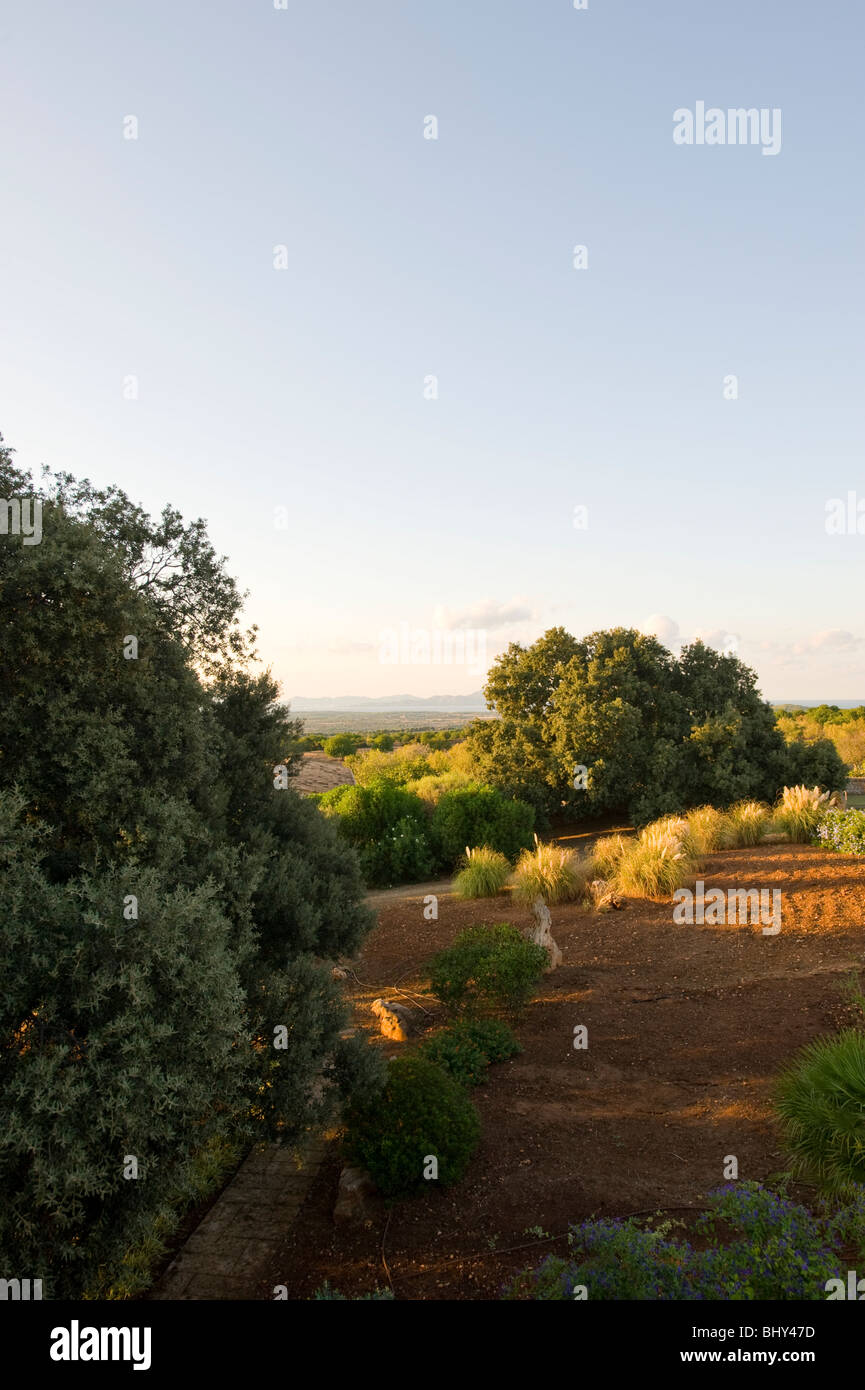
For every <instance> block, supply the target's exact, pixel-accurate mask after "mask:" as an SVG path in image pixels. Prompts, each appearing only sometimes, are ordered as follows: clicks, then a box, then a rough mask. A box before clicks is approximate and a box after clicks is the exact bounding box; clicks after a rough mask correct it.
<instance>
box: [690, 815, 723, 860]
mask: <svg viewBox="0 0 865 1390" xmlns="http://www.w3.org/2000/svg"><path fill="white" fill-rule="evenodd" d="M686 819H687V822H688V830H689V832H690V835H691V838H692V840H693V842H694V845H695V847H696V850H697V853H698V854H699V855H701V856H702V855H704V854H714V853H715V851H716V850H719V849H731V848H732V845H733V841H734V838H735V836H734V832H733V827H732V826H731V824H730V820H729V817H728V816H726V815H725V814H724V812H723V811H719V810H718V809H717V808H716V807H715V806H698V807H697V808H696V809H695V810H693V811H689V812H688V815H687V818H686Z"/></svg>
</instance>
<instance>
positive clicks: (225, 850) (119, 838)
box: [0, 441, 374, 1297]
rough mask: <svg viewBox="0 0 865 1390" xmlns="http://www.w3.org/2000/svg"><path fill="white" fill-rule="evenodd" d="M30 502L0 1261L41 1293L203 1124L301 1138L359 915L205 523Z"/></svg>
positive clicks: (15, 569) (15, 726) (206, 1134)
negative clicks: (36, 514)
mask: <svg viewBox="0 0 865 1390" xmlns="http://www.w3.org/2000/svg"><path fill="white" fill-rule="evenodd" d="M33 491H34V484H33V482H32V480H31V479H29V478H28V477H27V476H26V475H24V474H22V473H21V472H20V471H19V470H17V469H16V468H15V466H14V463H13V460H12V457H11V455H10V453H9V451H8V450H5V449H3V448H2V441H0V495H2V496H5V497H8V496H13V495H15V496H22V495H26V494H31V495H32V493H33ZM42 500H43V513H42V539H41V542H40V543H39V544H34V545H24V544H23V542H22V538H21V537H20V536H16V535H4V536H0V639H2V640H0V836H2V857H3V865H2V867H3V873H2V877H0V972H2V973H0V1184H2V1188H3V1191H4V1193H5V1194H6V1195H5V1199H4V1203H3V1204H2V1206H0V1262H2V1265H3V1268H4V1271H8V1272H9V1274H10V1276H11V1275H13V1274H15V1273H19V1274H20V1275H23V1276H25V1277H26V1275H27V1274H31V1275H33V1276H34V1277H42V1278H43V1279H45V1280H46V1281H47V1292H48V1293H49V1294H50V1296H53V1297H56V1296H60V1295H64V1294H65V1295H71V1296H75V1295H76V1294H80V1293H81V1292H82V1291H83V1290H85V1289H86V1288H87V1286H88V1282H89V1281H90V1280H91V1279H92V1278H93V1276H94V1272H95V1270H96V1268H97V1266H99V1267H104V1266H105V1265H108V1266H110V1265H111V1263H112V1261H114V1262H116V1261H117V1260H118V1259H119V1258H120V1256H121V1255H122V1253H123V1251H124V1250H125V1249H126V1248H127V1247H128V1245H129V1244H130V1243H131V1242H133V1241H136V1240H140V1239H141V1238H142V1237H145V1236H146V1235H147V1233H148V1231H151V1230H152V1228H153V1223H154V1221H155V1220H156V1218H157V1217H158V1216H159V1215H160V1213H163V1212H164V1210H165V1207H166V1204H167V1203H169V1202H171V1201H173V1200H176V1196H177V1193H178V1192H180V1191H182V1190H183V1187H184V1184H185V1183H186V1182H187V1181H188V1178H189V1174H190V1172H191V1171H192V1166H193V1164H194V1163H195V1160H196V1157H197V1156H198V1155H199V1154H200V1153H201V1151H202V1149H203V1148H204V1147H205V1146H207V1145H208V1144H209V1143H211V1141H213V1140H214V1139H216V1138H219V1137H223V1136H227V1135H228V1136H232V1137H235V1138H237V1137H240V1138H244V1137H245V1138H247V1139H251V1138H255V1137H258V1138H265V1137H274V1136H280V1137H284V1138H295V1137H296V1136H297V1135H298V1134H299V1133H300V1132H301V1131H302V1130H303V1129H304V1127H305V1126H307V1125H308V1124H310V1123H311V1122H312V1121H313V1120H314V1119H316V1117H318V1116H320V1115H322V1114H323V1113H324V1112H325V1111H326V1110H327V1109H328V1108H329V1106H330V1105H331V1104H332V1103H333V1101H334V1098H335V1096H336V1094H337V1092H338V1090H340V1089H342V1090H343V1091H344V1090H345V1089H346V1088H347V1087H350V1086H351V1085H352V1084H354V1083H355V1082H356V1081H357V1080H358V1079H359V1078H360V1077H362V1075H363V1074H364V1070H365V1069H366V1071H370V1070H372V1071H374V1067H373V1068H370V1066H369V1059H368V1058H367V1057H366V1055H365V1054H364V1052H363V1050H362V1049H361V1048H360V1046H359V1045H358V1044H356V1043H354V1042H352V1041H349V1042H341V1041H340V1037H339V1035H340V1032H341V1031H342V1030H343V1029H344V1027H345V1023H346V1017H345V1009H344V1006H343V1004H342V1001H341V998H340V995H339V992H338V988H337V986H336V984H335V983H334V981H333V980H332V978H331V973H330V970H329V968H328V966H327V958H329V957H333V956H335V955H337V954H339V953H341V952H343V951H353V950H354V949H355V948H356V947H357V945H358V944H359V942H360V941H361V939H362V937H363V935H364V933H365V931H366V930H367V929H368V927H369V925H370V923H371V920H372V919H371V914H370V913H369V912H368V911H367V910H366V909H365V908H364V907H363V905H362V902H361V898H362V891H363V890H362V884H361V879H360V875H359V872H358V868H357V864H356V861H355V860H354V857H353V855H352V853H351V851H350V850H349V849H348V848H347V847H346V846H345V845H344V844H343V842H342V841H341V840H340V839H339V838H338V837H337V835H336V832H335V831H334V829H333V827H332V826H330V825H329V824H328V823H327V822H326V821H325V820H324V819H323V817H321V816H320V814H319V813H318V811H317V810H316V809H315V808H314V807H313V806H312V805H311V804H309V803H308V802H305V801H303V800H302V799H301V798H300V797H298V796H297V795H296V793H295V792H294V791H292V790H291V789H290V786H289V785H286V778H285V776H284V773H283V769H286V768H288V767H289V766H290V753H289V750H290V748H291V746H292V744H293V742H294V741H295V740H296V736H297V732H298V728H297V725H296V724H295V723H294V722H293V721H291V719H290V717H289V716H288V714H287V712H286V710H285V709H284V707H282V706H281V705H280V704H279V701H278V698H277V696H278V690H277V687H276V685H275V683H274V682H273V680H272V679H271V678H270V676H269V675H268V674H267V673H260V674H257V675H256V674H253V673H252V672H251V670H250V669H249V663H250V659H251V644H250V634H246V633H244V632H243V631H242V629H241V627H240V623H239V613H240V608H241V602H242V597H241V595H240V594H239V592H238V590H237V588H236V586H235V585H234V583H233V581H232V580H231V579H230V577H228V576H227V575H226V573H225V570H224V566H223V562H222V561H220V560H219V559H218V558H217V557H216V556H215V555H214V553H213V551H212V548H211V547H210V545H209V542H208V540H207V537H206V531H205V529H204V526H203V523H194V524H193V526H192V527H186V526H185V524H184V523H183V522H182V520H181V519H180V518H179V517H178V516H177V514H176V513H173V512H168V513H166V514H164V515H163V517H162V518H161V519H160V521H159V522H157V523H151V522H150V520H149V519H148V518H147V517H146V516H145V515H144V514H143V513H142V512H141V511H140V510H139V509H138V508H135V507H134V506H133V504H132V503H131V502H129V499H127V498H125V497H124V495H123V494H122V493H120V492H119V491H118V490H116V489H111V490H109V492H107V493H106V492H102V493H100V492H98V491H97V490H95V489H93V488H92V487H91V486H90V485H89V484H87V483H80V484H74V483H73V482H72V480H70V479H68V478H66V479H62V480H60V481H59V482H58V480H57V479H56V478H55V479H54V480H53V482H51V483H50V484H49V485H46V486H45V487H44V489H43V493H42ZM130 1159H135V1160H136V1162H137V1165H138V1176H137V1177H132V1176H130V1175H129V1172H130V1168H131V1166H133V1165H130V1163H129V1160H130ZM13 1194H14V1195H13Z"/></svg>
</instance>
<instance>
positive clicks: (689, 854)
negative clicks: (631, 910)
mask: <svg viewBox="0 0 865 1390" xmlns="http://www.w3.org/2000/svg"><path fill="white" fill-rule="evenodd" d="M698 858H699V856H698V853H697V846H696V844H695V841H694V838H693V836H692V835H691V832H690V830H689V828H688V822H687V821H686V820H684V819H683V818H682V817H680V816H664V817H663V818H662V819H661V820H658V821H654V822H653V823H652V824H651V825H647V826H646V827H645V829H644V830H642V831H641V832H640V834H639V836H638V837H637V839H636V840H635V841H634V843H633V844H632V845H631V846H630V847H629V848H628V849H627V850H626V852H625V854H624V855H623V856H622V858H621V859H620V860H619V864H618V867H617V868H616V870H615V874H614V876H613V884H614V888H615V891H616V892H618V893H624V894H627V895H629V896H630V897H634V898H665V897H670V896H671V894H673V893H674V892H675V891H676V889H677V888H681V887H682V885H683V884H684V883H686V882H687V881H688V879H689V878H692V877H693V875H694V871H695V869H696V867H697V862H698Z"/></svg>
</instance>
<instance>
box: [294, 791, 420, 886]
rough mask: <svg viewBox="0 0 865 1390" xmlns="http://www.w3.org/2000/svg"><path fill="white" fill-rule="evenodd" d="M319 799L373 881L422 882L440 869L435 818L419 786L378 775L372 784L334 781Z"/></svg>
mask: <svg viewBox="0 0 865 1390" xmlns="http://www.w3.org/2000/svg"><path fill="white" fill-rule="evenodd" d="M318 805H319V807H320V809H321V810H322V811H323V812H324V814H325V815H326V816H334V817H336V818H337V822H338V825H339V831H340V834H341V835H342V836H343V837H344V838H345V839H346V840H347V841H348V842H349V844H351V845H353V846H354V847H355V849H356V851H357V855H358V859H359V861H360V866H361V872H362V873H363V876H364V878H365V880H366V882H367V883H368V884H369V885H370V886H374V887H385V888H387V887H390V886H391V885H392V884H395V883H412V882H419V881H420V880H422V879H424V878H428V877H429V875H430V874H431V873H433V872H434V871H435V868H436V859H435V855H434V854H433V850H432V846H431V844H430V834H429V818H428V816H427V813H426V810H425V808H424V804H423V802H422V801H421V799H420V797H417V796H415V795H414V793H413V792H408V791H405V790H404V789H403V788H402V787H398V786H396V785H395V784H394V783H393V782H390V781H388V780H386V779H385V778H376V779H375V780H374V781H372V782H370V783H369V784H368V785H367V786H362V787H358V786H353V787H352V786H348V787H334V788H333V790H332V791H329V792H325V793H324V795H323V796H322V797H321V799H320V801H319V803H318Z"/></svg>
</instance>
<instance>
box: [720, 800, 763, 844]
mask: <svg viewBox="0 0 865 1390" xmlns="http://www.w3.org/2000/svg"><path fill="white" fill-rule="evenodd" d="M727 819H728V821H729V823H730V828H731V839H732V842H733V843H732V846H731V848H734V849H739V848H745V847H747V846H748V845H757V844H759V843H760V841H761V840H762V838H763V836H764V835H765V834H766V832H767V830H768V829H769V825H770V823H771V820H772V812H771V811H770V810H769V807H768V806H767V805H766V803H765V802H764V801H737V802H736V804H735V806H731V807H730V809H729V811H728V812H727Z"/></svg>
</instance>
